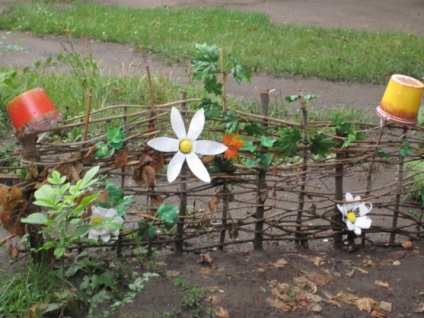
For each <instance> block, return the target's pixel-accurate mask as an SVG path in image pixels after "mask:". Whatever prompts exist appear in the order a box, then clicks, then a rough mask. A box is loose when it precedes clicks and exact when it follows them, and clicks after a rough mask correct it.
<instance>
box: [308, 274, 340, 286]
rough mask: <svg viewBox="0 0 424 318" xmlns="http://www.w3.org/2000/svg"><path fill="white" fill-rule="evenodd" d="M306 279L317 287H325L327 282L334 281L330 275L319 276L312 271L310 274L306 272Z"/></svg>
mask: <svg viewBox="0 0 424 318" xmlns="http://www.w3.org/2000/svg"><path fill="white" fill-rule="evenodd" d="M306 277H307V278H308V279H309V280H310V281H312V282H314V283H315V284H317V285H318V286H325V285H327V284H328V283H329V282H331V281H332V280H333V279H334V277H333V275H330V274H326V275H324V274H319V273H317V272H313V271H312V272H308V273H307V274H306Z"/></svg>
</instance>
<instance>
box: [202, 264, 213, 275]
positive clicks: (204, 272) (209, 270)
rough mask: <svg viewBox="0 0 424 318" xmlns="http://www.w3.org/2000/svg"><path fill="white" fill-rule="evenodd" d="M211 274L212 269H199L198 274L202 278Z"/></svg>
mask: <svg viewBox="0 0 424 318" xmlns="http://www.w3.org/2000/svg"><path fill="white" fill-rule="evenodd" d="M211 272H212V268H210V267H204V266H202V268H200V273H201V274H202V275H203V276H208V275H209V274H210V273H211Z"/></svg>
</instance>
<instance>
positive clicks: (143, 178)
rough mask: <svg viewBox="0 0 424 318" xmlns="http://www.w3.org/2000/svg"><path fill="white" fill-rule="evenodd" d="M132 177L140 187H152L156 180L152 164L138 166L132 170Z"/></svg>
mask: <svg viewBox="0 0 424 318" xmlns="http://www.w3.org/2000/svg"><path fill="white" fill-rule="evenodd" d="M132 179H133V180H134V181H135V182H136V183H137V184H138V185H139V186H140V187H142V188H144V187H146V188H148V187H151V188H153V187H154V185H155V181H156V173H155V170H154V168H153V167H152V166H144V167H139V168H137V169H135V170H134V174H133V176H132Z"/></svg>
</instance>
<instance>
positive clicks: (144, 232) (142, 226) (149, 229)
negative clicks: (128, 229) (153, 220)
mask: <svg viewBox="0 0 424 318" xmlns="http://www.w3.org/2000/svg"><path fill="white" fill-rule="evenodd" d="M155 236H156V226H154V225H150V224H149V223H147V222H145V221H140V222H138V238H139V239H141V240H148V239H150V240H151V239H154V238H155Z"/></svg>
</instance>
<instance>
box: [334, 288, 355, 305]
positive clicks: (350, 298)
mask: <svg viewBox="0 0 424 318" xmlns="http://www.w3.org/2000/svg"><path fill="white" fill-rule="evenodd" d="M336 297H337V299H339V300H341V301H343V302H345V303H348V304H352V305H355V304H356V302H357V300H358V297H357V296H355V295H353V294H349V293H345V292H342V291H341V292H338V293H337V295H336Z"/></svg>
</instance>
